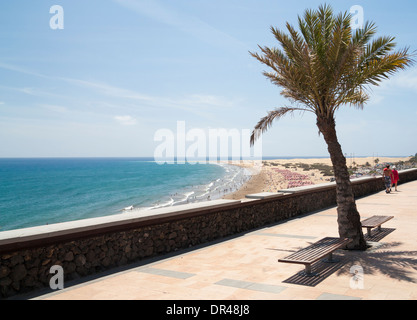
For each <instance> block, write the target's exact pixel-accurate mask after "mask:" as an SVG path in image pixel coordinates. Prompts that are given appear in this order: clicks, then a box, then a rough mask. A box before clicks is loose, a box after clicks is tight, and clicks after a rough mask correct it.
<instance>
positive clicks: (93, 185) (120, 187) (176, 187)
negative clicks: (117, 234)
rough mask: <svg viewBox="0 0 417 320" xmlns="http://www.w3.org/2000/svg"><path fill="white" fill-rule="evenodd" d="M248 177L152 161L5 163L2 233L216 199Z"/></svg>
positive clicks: (0, 178)
mask: <svg viewBox="0 0 417 320" xmlns="http://www.w3.org/2000/svg"><path fill="white" fill-rule="evenodd" d="M249 178H250V175H249V172H247V171H246V169H242V168H239V167H237V166H231V165H225V164H189V163H186V164H163V165H160V164H157V163H156V162H154V161H153V159H151V158H148V159H147V158H138V159H136V158H135V159H133V158H132V159H130V158H129V159H128V158H121V159H113V158H112V159H110V158H80V159H77V158H68V159H64V158H54V159H45V158H42V159H0V232H1V231H6V230H13V229H20V228H26V227H33V226H39V225H45V224H53V223H59V222H65V221H73V220H79V219H85V218H92V217H99V216H106V215H112V214H128V213H129V212H131V210H124V208H128V207H131V206H133V210H135V211H137V210H152V209H154V208H159V207H164V206H172V205H178V204H183V203H188V202H198V201H207V200H212V199H216V198H220V197H222V196H223V195H224V194H226V193H228V192H232V191H234V190H236V189H238V188H239V187H240V186H242V185H243V184H244V183H245V182H246V181H247V180H248V179H249Z"/></svg>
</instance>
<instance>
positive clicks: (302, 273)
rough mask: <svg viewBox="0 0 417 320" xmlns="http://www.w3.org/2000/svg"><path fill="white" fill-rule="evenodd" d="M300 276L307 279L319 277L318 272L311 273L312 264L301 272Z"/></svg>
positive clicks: (307, 265)
mask: <svg viewBox="0 0 417 320" xmlns="http://www.w3.org/2000/svg"><path fill="white" fill-rule="evenodd" d="M299 275H300V276H305V277H315V276H317V273H316V272H311V264H306V265H305V269H304V270H303V271H301V272H299Z"/></svg>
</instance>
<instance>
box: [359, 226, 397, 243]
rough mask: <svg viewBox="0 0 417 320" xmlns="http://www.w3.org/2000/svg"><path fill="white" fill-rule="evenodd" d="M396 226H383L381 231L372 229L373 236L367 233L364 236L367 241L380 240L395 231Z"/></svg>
mask: <svg viewBox="0 0 417 320" xmlns="http://www.w3.org/2000/svg"><path fill="white" fill-rule="evenodd" d="M394 231H395V229H394V228H381V230H380V231H378V230H372V232H371V236H368V234H367V233H365V234H364V238H365V240H366V241H374V242H379V241H381V240H382V239H384V238H385V237H386V236H387V235H389V234H390V233H391V232H394Z"/></svg>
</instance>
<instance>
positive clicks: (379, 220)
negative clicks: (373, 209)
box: [361, 216, 394, 228]
mask: <svg viewBox="0 0 417 320" xmlns="http://www.w3.org/2000/svg"><path fill="white" fill-rule="evenodd" d="M392 218H394V216H372V217H370V218H368V219H365V220H363V221H361V224H362V227H363V228H376V227H378V226H380V225H381V224H383V223H385V222H387V221H388V220H391V219H392Z"/></svg>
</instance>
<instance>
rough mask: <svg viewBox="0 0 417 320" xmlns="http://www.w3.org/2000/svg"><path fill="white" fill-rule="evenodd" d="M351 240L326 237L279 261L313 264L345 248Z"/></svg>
mask: <svg viewBox="0 0 417 320" xmlns="http://www.w3.org/2000/svg"><path fill="white" fill-rule="evenodd" d="M351 241H352V240H351V239H347V238H345V239H342V238H331V237H326V238H323V239H321V240H320V241H318V242H316V243H313V244H312V245H310V246H308V247H306V248H304V249H301V250H299V251H297V252H295V253H293V254H291V255H289V256H288V257H286V258H283V259H279V260H278V261H279V262H288V263H298V264H311V263H313V262H316V261H317V260H320V259H321V258H323V257H325V256H327V255H329V254H330V253H332V252H333V251H335V250H337V249H339V248H341V247H343V246H345V245H346V244H348V243H349V242H351Z"/></svg>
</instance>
